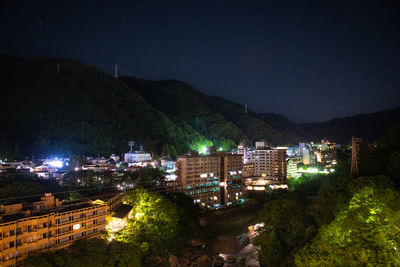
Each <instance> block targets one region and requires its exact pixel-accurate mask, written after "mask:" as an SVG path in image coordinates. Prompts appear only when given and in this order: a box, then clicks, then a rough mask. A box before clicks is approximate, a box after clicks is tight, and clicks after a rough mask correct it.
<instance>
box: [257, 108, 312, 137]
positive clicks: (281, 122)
mask: <svg viewBox="0 0 400 267" xmlns="http://www.w3.org/2000/svg"><path fill="white" fill-rule="evenodd" d="M258 115H259V117H260V118H261V119H262V120H263V121H265V122H266V123H268V124H269V125H271V126H272V127H274V128H275V129H276V130H278V131H280V132H283V133H285V134H287V135H291V136H299V137H300V138H301V139H302V140H303V141H309V140H314V139H315V138H314V136H313V135H312V134H311V133H309V132H306V131H305V130H304V129H303V128H302V127H301V126H300V125H298V124H295V123H293V122H292V121H291V120H289V119H288V118H286V117H284V116H282V115H279V114H274V113H260V114H258Z"/></svg>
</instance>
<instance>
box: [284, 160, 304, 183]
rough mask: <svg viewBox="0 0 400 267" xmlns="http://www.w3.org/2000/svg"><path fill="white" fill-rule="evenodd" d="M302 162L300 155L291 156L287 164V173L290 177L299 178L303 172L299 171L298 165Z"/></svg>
mask: <svg viewBox="0 0 400 267" xmlns="http://www.w3.org/2000/svg"><path fill="white" fill-rule="evenodd" d="M301 162H302V158H301V157H299V156H294V157H290V158H289V159H288V161H287V164H286V174H287V177H288V178H298V177H300V176H301V173H298V172H297V165H298V164H299V163H301Z"/></svg>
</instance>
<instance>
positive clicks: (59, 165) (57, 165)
mask: <svg viewBox="0 0 400 267" xmlns="http://www.w3.org/2000/svg"><path fill="white" fill-rule="evenodd" d="M49 165H50V166H51V167H55V168H62V166H63V162H62V161H61V160H53V161H50V162H49Z"/></svg>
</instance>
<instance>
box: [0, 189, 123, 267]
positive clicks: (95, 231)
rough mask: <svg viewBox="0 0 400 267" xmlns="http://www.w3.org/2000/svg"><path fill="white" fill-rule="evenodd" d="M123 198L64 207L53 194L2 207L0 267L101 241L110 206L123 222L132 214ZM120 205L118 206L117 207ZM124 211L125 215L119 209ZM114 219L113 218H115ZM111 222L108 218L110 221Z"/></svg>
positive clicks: (18, 263)
mask: <svg viewBox="0 0 400 267" xmlns="http://www.w3.org/2000/svg"><path fill="white" fill-rule="evenodd" d="M119 199H120V194H119V195H114V196H111V197H107V199H103V200H101V199H97V200H96V201H87V202H78V203H73V204H69V205H64V204H63V203H62V202H61V201H59V200H58V199H57V198H55V197H54V195H52V194H51V193H46V194H45V195H44V196H43V197H41V198H40V200H38V201H35V202H31V203H28V204H24V205H23V204H22V203H19V204H10V205H3V204H2V205H1V206H0V266H4V267H6V266H7V267H8V266H19V265H21V264H22V262H23V260H24V259H25V258H26V257H27V256H29V255H32V254H36V253H40V252H43V251H47V250H58V249H68V248H70V246H71V245H72V243H73V242H74V241H76V240H79V239H83V238H86V239H90V238H95V237H99V236H100V233H101V232H102V231H104V230H105V229H106V224H107V220H106V218H107V216H110V215H111V216H110V217H113V216H114V215H113V214H110V208H109V205H110V206H111V207H113V208H116V209H115V212H116V215H115V216H117V217H121V218H122V219H123V217H124V216H127V214H128V213H129V212H130V210H129V211H128V209H127V207H124V206H121V205H119V204H120V200H119ZM117 204H118V205H117ZM121 208H123V209H124V212H122V213H124V214H122V213H121V211H119V212H117V211H118V210H119V209H121ZM115 216H114V217H115ZM107 219H108V218H107Z"/></svg>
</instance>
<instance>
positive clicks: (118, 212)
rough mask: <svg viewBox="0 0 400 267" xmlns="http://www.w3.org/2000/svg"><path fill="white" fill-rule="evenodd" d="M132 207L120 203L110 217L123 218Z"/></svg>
mask: <svg viewBox="0 0 400 267" xmlns="http://www.w3.org/2000/svg"><path fill="white" fill-rule="evenodd" d="M132 209H133V207H132V206H131V205H127V204H122V205H121V206H119V207H118V208H117V209H115V211H114V213H113V215H112V217H115V218H118V219H123V218H125V217H126V216H128V214H129V212H130V211H131V210H132Z"/></svg>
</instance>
